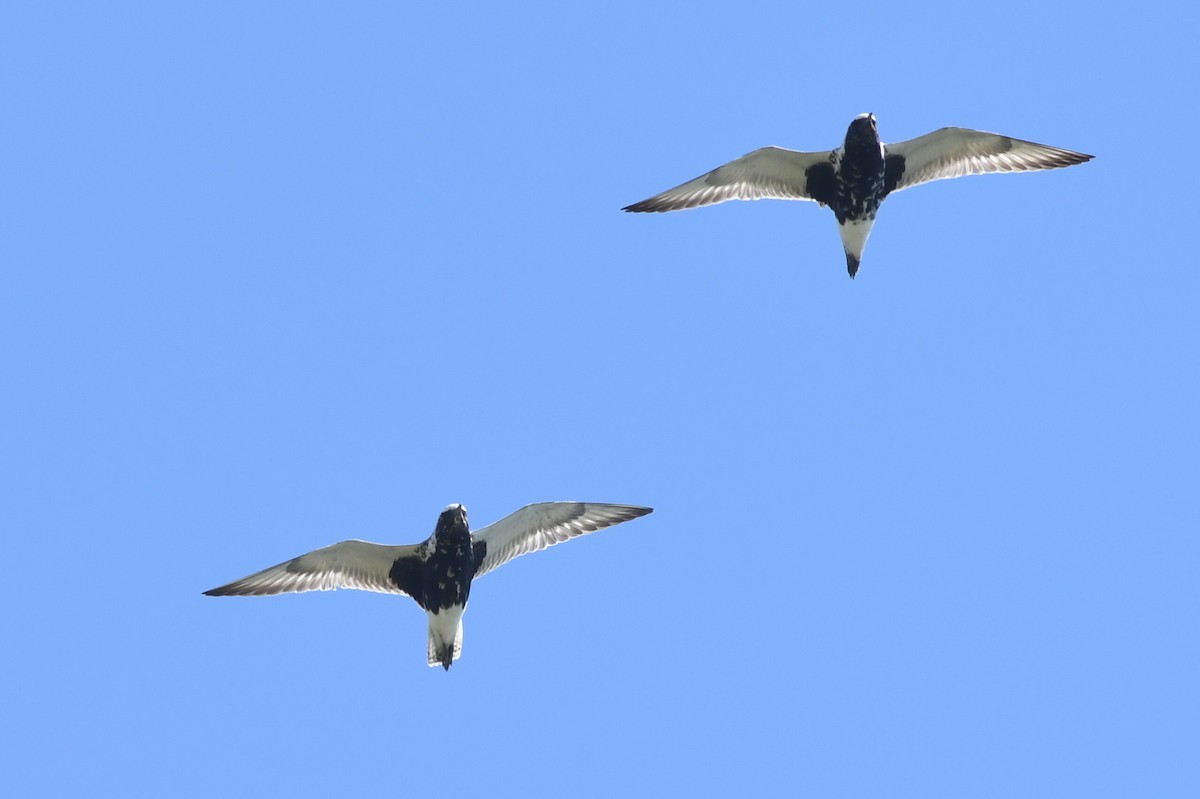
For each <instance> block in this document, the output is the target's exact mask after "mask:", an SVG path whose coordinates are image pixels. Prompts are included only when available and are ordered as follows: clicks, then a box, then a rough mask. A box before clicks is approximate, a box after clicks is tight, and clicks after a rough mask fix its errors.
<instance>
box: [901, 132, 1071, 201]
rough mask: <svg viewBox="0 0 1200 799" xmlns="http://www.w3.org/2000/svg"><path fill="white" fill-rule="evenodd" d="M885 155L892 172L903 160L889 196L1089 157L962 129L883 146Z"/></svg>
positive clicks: (1069, 163)
mask: <svg viewBox="0 0 1200 799" xmlns="http://www.w3.org/2000/svg"><path fill="white" fill-rule="evenodd" d="M884 154H885V157H887V159H888V161H889V167H890V168H893V169H894V166H892V164H894V163H895V161H894V159H895V158H896V157H897V156H898V157H900V158H902V159H903V161H902V164H903V171H902V172H901V173H900V174H899V175H897V176H892V180H894V181H895V185H893V186H889V187H888V188H889V191H900V190H901V189H907V188H909V187H910V186H917V185H919V184H921V183H928V182H929V181H931V180H943V179H945V178H957V177H962V176H963V175H983V174H986V173H990V172H1023V171H1027V170H1035V169H1057V168H1059V167H1066V166H1072V165H1074V164H1082V163H1083V162H1085V161H1090V160H1091V159H1092V156H1090V155H1085V154H1083V153H1077V152H1074V151H1072V150H1064V149H1062V148H1060V147H1051V146H1049V145H1046V144H1037V143H1036V142H1031V141H1025V140H1023V139H1014V138H1012V137H1010V136H1001V135H1000V134H998V133H986V132H984V131H980V130H969V129H967V128H941V129H940V130H935V131H934V132H933V133H927V134H925V135H924V136H918V137H917V138H915V139H909V140H908V141H902V142H897V143H896V144H888V145H885V146H884Z"/></svg>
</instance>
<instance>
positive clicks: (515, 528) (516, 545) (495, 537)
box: [473, 502, 652, 577]
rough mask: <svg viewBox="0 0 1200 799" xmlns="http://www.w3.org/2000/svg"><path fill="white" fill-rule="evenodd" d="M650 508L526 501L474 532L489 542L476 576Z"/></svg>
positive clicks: (638, 514) (629, 517)
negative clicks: (509, 512) (511, 511)
mask: <svg viewBox="0 0 1200 799" xmlns="http://www.w3.org/2000/svg"><path fill="white" fill-rule="evenodd" d="M651 510H652V508H645V507H641V506H638V505H607V504H602V503H596V502H539V503H536V504H533V505H526V506H525V507H523V508H521V509H520V510H519V511H517V512H515V513H511V514H509V515H508V516H505V517H504V518H503V519H501V520H500V521H498V522H496V523H495V524H489V525H488V526H487V527H484V528H483V529H482V530H479V531H477V532H475V533H474V534H473V537H474V539H475V540H476V541H482V542H484V543H485V544H486V545H487V550H486V552H485V554H484V558H483V562H482V563H480V564H478V565H477V566H476V568H475V576H476V577H479V576H481V575H484V574H487V573H488V572H490V571H491V570H492V569H494V568H496V567H497V566H500V565H502V564H504V563H507V562H508V561H510V560H512V559H513V558H515V557H519V556H521V555H525V554H527V553H529V552H537V551H538V550H541V549H545V548H546V547H550V546H554V545H555V544H560V543H562V542H563V541H566V540H568V539H571V538H575V537H577V536H581V535H586V534H587V533H594V532H595V531H597V530H602V529H604V528H605V527H611V526H613V525H614V524H620V523H622V522H627V521H629V520H630V519H636V518H638V517H639V516H645V515H646V514H647V513H650V512H651Z"/></svg>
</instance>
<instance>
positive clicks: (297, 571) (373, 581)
mask: <svg viewBox="0 0 1200 799" xmlns="http://www.w3.org/2000/svg"><path fill="white" fill-rule="evenodd" d="M416 550H417V546H416V545H413V546H384V545H383V544H372V543H369V542H367V541H342V542H341V543H340V544H334V545H333V546H328V547H325V548H324V549H318V550H314V551H313V552H309V553H308V554H307V555H301V556H300V557H298V558H293V559H292V560H289V561H287V562H286V563H280V564H279V565H278V566H272V567H271V568H269V569H263V570H262V571H260V572H257V573H255V574H252V575H250V576H249V577H243V578H242V579H240V580H235V581H234V582H232V583H229V584H228V585H223V586H221V587H220V588H213V589H212V590H210V591H205V592H204V593H205V594H207V595H208V596H268V595H270V594H287V593H296V592H300V591H329V590H332V589H334V588H358V589H360V590H363V591H378V592H380V593H385V594H406V593H407V592H405V591H402V590H400V587H399V586H397V585H396V584H395V583H394V582H392V580H391V579H390V577H389V574H390V573H391V570H392V566H393V564H394V563H395V562H396V560H397V559H399V558H404V557H416Z"/></svg>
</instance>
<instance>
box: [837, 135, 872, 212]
mask: <svg viewBox="0 0 1200 799" xmlns="http://www.w3.org/2000/svg"><path fill="white" fill-rule="evenodd" d="M846 144H847V148H846V152H845V153H844V154H843V155H842V162H841V164H840V165H839V166H838V182H837V199H836V200H835V201H834V202H833V203H831V204H830V207H831V208H833V212H834V214H836V215H837V220H838V223H839V224H844V223H845V222H847V221H851V222H855V221H858V220H860V219H874V218H875V212H876V211H878V210H879V203H881V202H882V201H883V195H884V191H883V156H882V155H880V153H879V147H878V145H877V144H876V145H875V146H867V147H859V146H855V147H850V142H849V141H847V143H846Z"/></svg>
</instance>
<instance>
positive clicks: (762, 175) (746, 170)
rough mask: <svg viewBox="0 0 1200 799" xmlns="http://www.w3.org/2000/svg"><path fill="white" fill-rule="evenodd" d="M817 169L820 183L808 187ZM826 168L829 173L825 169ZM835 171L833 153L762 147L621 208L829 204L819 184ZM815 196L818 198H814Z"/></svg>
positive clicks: (659, 208)
mask: <svg viewBox="0 0 1200 799" xmlns="http://www.w3.org/2000/svg"><path fill="white" fill-rule="evenodd" d="M813 167H817V168H818V171H820V172H822V173H823V172H824V171H828V172H829V175H828V176H825V175H824V174H821V175H820V176H819V178H820V179H818V180H817V181H814V185H811V186H810V184H809V177H810V176H809V169H811V168H813ZM826 168H827V169H826ZM832 176H833V167H832V165H831V162H830V153H828V152H824V153H802V152H798V151H796V150H785V149H783V148H782V147H763V148H762V149H761V150H755V151H754V152H752V153H749V154H747V155H743V156H742V157H741V158H739V159H737V160H736V161H730V162H729V163H728V164H725V166H720V167H717V168H716V169H714V170H713V171H712V172H709V173H708V174H705V175H701V176H700V177H698V178H696V179H695V180H689V181H688V182H687V183H684V184H683V185H680V186H676V187H675V188H673V189H668V190H667V191H664V192H663V193H662V194H656V195H655V196H653V197H651V198H650V199H648V200H642V201H641V202H640V203H634V204H633V205H629V206H626V207H625V208H622V209H621V210H623V211H635V212H643V211H681V210H683V209H685V208H699V207H700V206H702V205H713V204H715V203H723V202H725V201H726V200H761V199H764V198H774V199H778V200H816V201H818V202H827V200H826V199H824V197H823V195H822V194H821V192H820V191H819V190H818V186H817V184H820V186H821V187H822V188H823V187H824V184H825V182H826V181H825V180H824V179H825V178H826V177H828V178H829V179H831V178H832ZM814 192H816V196H814Z"/></svg>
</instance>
